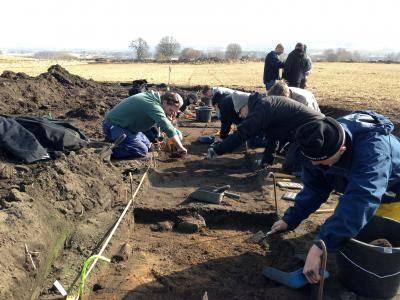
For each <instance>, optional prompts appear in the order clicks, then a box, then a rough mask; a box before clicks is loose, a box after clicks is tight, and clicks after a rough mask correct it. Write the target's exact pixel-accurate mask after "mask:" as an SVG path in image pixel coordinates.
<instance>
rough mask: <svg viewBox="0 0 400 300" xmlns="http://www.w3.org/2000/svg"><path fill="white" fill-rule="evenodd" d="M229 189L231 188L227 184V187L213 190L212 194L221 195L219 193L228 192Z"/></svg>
mask: <svg viewBox="0 0 400 300" xmlns="http://www.w3.org/2000/svg"><path fill="white" fill-rule="evenodd" d="M230 188H231V186H230V185H229V184H227V185H224V186H221V187H219V188H216V189H214V190H213V192H214V193H221V192H224V191H226V190H229V189H230Z"/></svg>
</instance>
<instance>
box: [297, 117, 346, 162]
mask: <svg viewBox="0 0 400 300" xmlns="http://www.w3.org/2000/svg"><path fill="white" fill-rule="evenodd" d="M296 141H297V142H298V143H299V145H300V150H301V153H303V155H304V156H305V157H307V158H308V159H310V160H313V161H321V160H325V159H328V158H330V157H331V156H333V155H334V154H335V153H336V152H337V151H338V150H339V149H340V147H341V146H342V145H343V141H344V130H343V128H342V127H341V126H340V124H339V123H338V122H337V121H336V120H335V119H333V118H330V117H326V118H324V119H322V120H316V121H312V122H309V123H306V124H304V125H302V126H300V127H299V128H298V129H297V130H296Z"/></svg>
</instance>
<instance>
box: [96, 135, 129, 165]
mask: <svg viewBox="0 0 400 300" xmlns="http://www.w3.org/2000/svg"><path fill="white" fill-rule="evenodd" d="M125 139H126V134H125V133H123V134H121V135H120V136H119V137H118V138H117V139H116V140H115V141H114V143H112V144H111V145H109V146H106V147H104V148H103V149H102V150H101V151H100V160H102V161H103V160H110V156H111V154H112V151H113V149H114V148H115V147H117V146H118V145H119V144H121V143H122V142H123V141H125Z"/></svg>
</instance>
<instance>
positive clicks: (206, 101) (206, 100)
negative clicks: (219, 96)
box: [201, 97, 212, 106]
mask: <svg viewBox="0 0 400 300" xmlns="http://www.w3.org/2000/svg"><path fill="white" fill-rule="evenodd" d="M201 102H203V103H204V106H211V105H212V99H211V98H208V97H203V98H201Z"/></svg>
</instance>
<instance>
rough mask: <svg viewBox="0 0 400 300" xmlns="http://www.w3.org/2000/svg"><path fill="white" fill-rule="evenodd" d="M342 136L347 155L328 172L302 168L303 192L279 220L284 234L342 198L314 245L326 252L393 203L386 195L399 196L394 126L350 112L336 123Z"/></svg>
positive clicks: (399, 145) (399, 147)
mask: <svg viewBox="0 0 400 300" xmlns="http://www.w3.org/2000/svg"><path fill="white" fill-rule="evenodd" d="M338 122H339V123H340V124H341V125H342V127H343V128H344V130H345V133H346V139H347V142H346V148H347V150H346V151H345V153H344V154H343V156H342V157H341V159H340V160H339V161H338V162H337V163H336V164H335V165H333V166H331V167H328V166H313V165H312V164H311V163H310V162H307V163H306V164H305V165H303V174H302V177H303V182H304V189H303V190H302V191H301V192H300V193H299V194H298V195H297V197H296V201H295V205H294V206H293V207H291V208H289V209H288V210H287V211H286V213H285V215H284V217H283V220H284V221H285V222H286V223H287V224H288V225H289V229H294V228H295V227H297V226H298V225H299V224H300V222H301V221H303V220H304V219H306V218H307V217H308V216H309V215H310V214H311V213H313V212H314V211H316V210H317V209H318V208H319V207H320V206H321V204H322V203H324V202H325V201H326V200H327V198H328V197H329V194H330V193H331V192H332V191H333V190H335V191H338V192H340V193H343V195H342V196H341V197H340V198H339V203H338V205H337V208H336V210H335V212H334V214H333V215H332V216H331V217H330V218H328V219H327V220H326V221H325V223H324V224H323V225H322V226H321V228H320V232H319V235H318V237H317V238H318V239H322V240H324V242H325V243H326V245H327V248H328V249H329V250H331V251H332V250H335V249H337V248H338V247H339V246H340V245H341V244H342V243H343V242H344V241H346V240H347V239H349V238H352V237H354V236H356V235H357V234H358V233H359V232H360V230H361V229H362V228H363V227H364V226H365V225H366V224H367V223H368V221H369V220H370V218H371V217H372V216H373V215H374V213H375V211H376V210H377V208H378V207H379V205H380V203H381V202H383V203H385V202H393V201H397V199H398V196H397V197H396V198H389V197H387V196H386V195H385V192H387V191H391V192H394V193H396V194H397V195H400V142H399V140H398V138H397V137H395V136H394V135H392V134H391V132H392V131H393V127H394V126H393V123H392V122H390V121H389V120H388V119H386V118H385V117H384V116H382V115H379V114H377V113H374V112H369V111H363V112H355V113H353V114H351V115H348V116H345V117H342V118H339V119H338Z"/></svg>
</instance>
